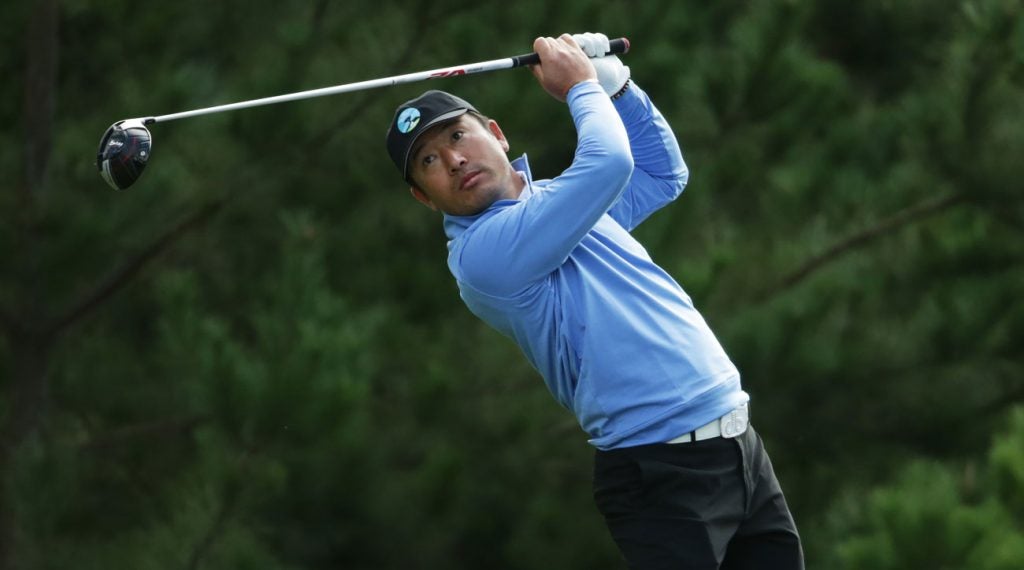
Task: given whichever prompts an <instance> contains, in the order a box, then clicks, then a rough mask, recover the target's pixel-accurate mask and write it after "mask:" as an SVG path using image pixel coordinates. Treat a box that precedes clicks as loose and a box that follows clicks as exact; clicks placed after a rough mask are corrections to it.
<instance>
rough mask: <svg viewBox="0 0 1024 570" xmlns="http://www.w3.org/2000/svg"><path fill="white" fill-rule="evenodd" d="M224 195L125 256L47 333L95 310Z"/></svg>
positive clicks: (210, 213) (207, 214)
mask: <svg viewBox="0 0 1024 570" xmlns="http://www.w3.org/2000/svg"><path fill="white" fill-rule="evenodd" d="M226 201H227V198H221V199H219V200H216V201H213V202H211V203H209V204H207V205H205V206H203V207H202V208H200V209H199V210H197V211H195V212H193V213H192V215H190V216H188V217H187V218H185V219H184V220H182V221H181V222H179V223H178V224H177V225H176V226H174V227H172V228H170V229H169V230H167V232H165V233H164V234H163V235H162V236H160V237H158V238H157V239H156V240H154V241H153V242H152V243H150V244H149V245H148V246H146V247H145V248H144V249H143V250H142V251H140V252H139V253H138V254H136V255H135V257H133V258H131V259H129V260H128V261H127V262H126V263H125V264H124V265H122V266H121V267H119V268H117V269H116V270H114V272H113V273H111V274H110V275H109V276H108V277H107V278H106V279H105V280H103V281H102V282H100V283H99V284H97V285H96V287H95V289H93V291H92V292H91V293H88V294H86V295H85V296H83V297H82V299H80V300H79V301H78V302H77V303H75V304H74V306H73V307H72V308H70V309H68V310H67V311H66V312H65V313H64V314H63V316H60V317H58V318H56V319H54V321H53V322H52V323H50V324H49V325H47V326H46V327H45V328H44V332H45V333H47V334H59V333H60V332H61V331H63V330H64V329H66V328H67V327H68V326H70V325H72V324H74V323H75V322H76V321H78V320H79V319H81V318H82V317H84V316H85V315H87V314H88V313H90V312H91V311H93V310H94V309H96V308H97V307H98V306H100V304H102V303H103V302H104V301H106V300H107V299H109V298H110V297H111V296H113V295H114V294H115V293H117V292H118V291H120V290H121V289H122V288H124V286H125V285H127V284H128V283H129V282H130V281H131V280H132V278H133V277H135V275H136V274H137V273H138V272H139V271H141V270H142V268H143V267H145V266H146V264H147V263H148V262H150V261H152V260H153V259H154V258H155V257H157V256H158V255H160V254H161V253H163V252H164V250H166V249H167V248H169V247H170V246H171V245H172V244H174V243H175V242H176V241H177V240H179V239H180V238H181V237H182V236H184V235H185V234H187V233H188V232H189V231H191V230H193V229H195V228H197V227H199V226H201V225H202V224H203V223H205V222H206V221H207V220H208V219H209V218H210V217H212V216H213V215H214V214H215V213H217V211H218V210H220V208H221V207H222V206H223V205H224V203H225V202H226Z"/></svg>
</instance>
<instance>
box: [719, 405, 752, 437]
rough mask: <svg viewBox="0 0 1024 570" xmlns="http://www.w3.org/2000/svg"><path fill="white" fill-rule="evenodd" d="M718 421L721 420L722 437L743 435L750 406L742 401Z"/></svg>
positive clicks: (748, 418) (748, 419)
mask: <svg viewBox="0 0 1024 570" xmlns="http://www.w3.org/2000/svg"><path fill="white" fill-rule="evenodd" d="M718 421H719V422H721V424H720V425H721V427H722V437H724V438H726V439H732V438H734V437H738V436H740V435H743V432H745V431H747V425H748V424H749V423H750V408H749V407H748V406H747V404H745V403H744V404H742V405H740V406H739V407H738V408H736V409H735V410H733V411H731V412H729V413H728V414H725V415H724V416H722V418H721V419H720V420H718Z"/></svg>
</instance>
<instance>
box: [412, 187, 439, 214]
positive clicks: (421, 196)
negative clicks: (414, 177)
mask: <svg viewBox="0 0 1024 570" xmlns="http://www.w3.org/2000/svg"><path fill="white" fill-rule="evenodd" d="M409 193H410V194H412V197H413V198H416V201H417V202H419V203H420V204H423V205H424V206H426V207H428V208H430V209H431V210H433V211H435V212H436V211H437V206H435V205H434V202H432V201H431V200H430V198H429V197H428V196H427V195H426V193H425V192H423V190H420V189H419V188H417V187H415V186H409Z"/></svg>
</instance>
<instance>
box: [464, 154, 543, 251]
mask: <svg viewBox="0 0 1024 570" xmlns="http://www.w3.org/2000/svg"><path fill="white" fill-rule="evenodd" d="M511 164H512V168H513V169H514V170H515V171H516V172H518V173H519V175H520V176H521V177H522V178H523V180H524V181H525V182H526V185H525V186H523V191H522V193H521V194H519V198H518V199H517V200H498V201H497V202H495V203H493V204H491V205H490V206H488V207H487V209H485V210H484V211H483V212H480V213H479V214H474V215H472V216H452V215H449V214H445V215H444V233H445V234H446V235H447V236H448V239H455V238H457V237H458V236H459V235H461V234H462V232H464V231H466V230H467V229H469V226H472V225H473V224H474V223H475V222H476V221H477V220H479V219H480V218H481V217H483V216H486V215H488V214H489V213H492V212H494V211H495V210H497V209H499V208H504V207H506V206H510V205H512V204H515V203H516V202H519V201H521V200H526V199H527V198H529V197H530V196H532V195H533V192H534V188H533V175H532V174H531V173H530V163H529V162H528V161H527V159H526V155H525V154H524V155H522V156H520V157H519V158H517V159H515V160H513V161H512V163H511Z"/></svg>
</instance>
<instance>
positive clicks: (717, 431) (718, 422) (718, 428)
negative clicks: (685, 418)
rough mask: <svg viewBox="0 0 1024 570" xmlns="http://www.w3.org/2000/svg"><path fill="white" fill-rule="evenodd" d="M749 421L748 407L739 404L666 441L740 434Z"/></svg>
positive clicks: (728, 436)
mask: <svg viewBox="0 0 1024 570" xmlns="http://www.w3.org/2000/svg"><path fill="white" fill-rule="evenodd" d="M749 423H750V407H749V406H748V405H747V404H741V405H740V407H738V408H736V409H735V410H733V411H731V412H729V413H728V414H725V415H724V416H722V417H720V418H718V419H715V420H711V421H710V422H708V423H706V424H704V425H702V426H700V427H699V428H697V429H695V430H693V431H691V432H688V433H684V434H683V435H681V436H679V437H677V438H674V439H671V440H669V441H668V442H667V443H690V442H691V441H704V440H705V439H711V438H713V437H724V438H726V439H729V438H733V437H736V436H739V435H742V434H743V432H745V431H747V425H749Z"/></svg>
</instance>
